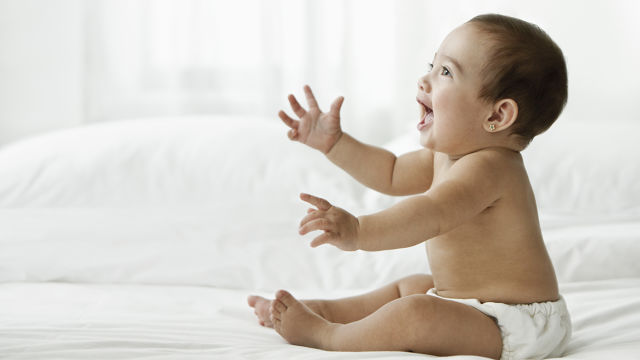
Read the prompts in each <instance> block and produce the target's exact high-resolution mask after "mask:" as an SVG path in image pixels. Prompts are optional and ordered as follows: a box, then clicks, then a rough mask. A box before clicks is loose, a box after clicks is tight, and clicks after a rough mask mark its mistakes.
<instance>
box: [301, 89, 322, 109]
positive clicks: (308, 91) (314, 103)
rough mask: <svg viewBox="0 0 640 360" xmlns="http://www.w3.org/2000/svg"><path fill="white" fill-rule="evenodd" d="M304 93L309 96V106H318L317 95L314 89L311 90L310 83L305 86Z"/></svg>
mask: <svg viewBox="0 0 640 360" xmlns="http://www.w3.org/2000/svg"><path fill="white" fill-rule="evenodd" d="M304 94H305V96H306V97H307V104H309V108H310V109H311V108H318V102H317V101H316V97H315V96H313V91H311V87H309V85H305V86H304ZM318 110H319V108H318Z"/></svg>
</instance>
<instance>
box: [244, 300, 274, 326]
mask: <svg viewBox="0 0 640 360" xmlns="http://www.w3.org/2000/svg"><path fill="white" fill-rule="evenodd" d="M272 302H273V301H272V300H269V299H265V298H263V297H262V296H257V295H251V296H249V297H248V298H247V303H249V306H251V307H252V308H253V309H254V311H253V312H254V313H255V314H256V316H257V317H258V322H259V323H260V325H262V326H266V327H270V328H272V327H273V322H271V311H270V310H269V308H270V307H271V303H272Z"/></svg>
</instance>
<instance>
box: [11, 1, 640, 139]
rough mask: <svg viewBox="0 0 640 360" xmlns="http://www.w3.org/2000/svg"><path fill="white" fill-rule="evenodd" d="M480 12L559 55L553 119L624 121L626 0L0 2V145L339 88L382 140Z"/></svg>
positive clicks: (263, 107) (631, 53) (354, 124)
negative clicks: (563, 72)
mask: <svg viewBox="0 0 640 360" xmlns="http://www.w3.org/2000/svg"><path fill="white" fill-rule="evenodd" d="M486 12H498V13H503V14H507V15H513V16H517V17H520V18H523V19H525V20H528V21H531V22H534V23H536V24H538V25H540V26H541V27H542V28H543V29H545V30H546V31H547V32H548V33H549V34H550V35H551V36H552V38H554V39H555V40H556V42H557V43H558V44H559V45H560V47H561V48H562V49H563V51H564V53H565V57H566V59H567V63H568V69H569V84H570V85H569V87H570V95H569V96H570V97H569V103H568V106H567V108H566V110H565V112H564V114H563V116H562V118H561V120H562V121H598V122H602V123H603V124H606V123H608V122H612V121H618V120H632V119H637V112H636V110H635V109H636V108H637V104H638V103H640V70H639V69H638V64H640V41H639V40H638V38H639V37H640V24H639V23H638V21H637V19H638V15H640V2H637V1H631V0H627V1H623V0H612V1H597V2H596V1H556V0H544V1H518V2H514V1H506V0H505V1H498V0H496V1H471V0H467V1H463V0H459V1H446V2H443V1H418V0H410V1H409V0H408V1H391V0H369V1H364V0H351V1H348V0H331V1H314V0H306V1H296V0H265V1H260V0H242V1H233V2H230V1H215V0H212V1H203V0H200V1H198V0H188V1H170V0H156V1H149V0H147V1H145V0H134V1H122V0H116V1H103V0H91V1H82V0H56V1H49V0H0V145H1V144H6V143H8V142H11V141H14V140H16V139H20V138H24V137H27V136H30V135H34V134H38V133H43V132H46V131H50V130H54V129H61V128H66V127H71V126H77V125H81V124H86V123H91V122H97V121H108V120H115V119H121V118H132V117H145V116H165V115H167V116H175V115H183V114H246V115H259V116H266V117H270V118H273V119H274V121H277V118H276V116H275V114H276V112H277V110H278V109H280V108H285V109H286V108H287V104H286V100H285V99H286V95H287V94H288V93H294V94H301V92H302V91H301V88H302V85H303V84H305V83H309V84H310V85H312V87H313V88H314V90H315V91H316V95H317V96H318V97H319V98H320V100H321V105H322V104H325V108H326V107H328V104H329V103H330V102H331V101H332V100H333V99H334V98H335V97H337V96H339V95H344V96H345V97H346V101H345V105H344V107H343V117H344V119H345V120H344V127H345V129H347V130H348V131H351V132H353V133H355V135H357V136H358V137H359V138H361V139H363V140H365V141H369V142H374V143H378V144H379V143H381V142H383V141H386V140H388V139H389V138H390V137H392V136H394V135H397V134H399V133H401V132H403V131H404V130H406V129H407V128H410V127H413V126H415V122H416V121H417V120H416V112H417V106H416V104H415V100H414V99H415V88H416V86H415V84H416V80H417V78H418V77H419V76H420V75H421V74H422V73H423V72H424V71H425V69H426V64H427V63H428V62H429V61H430V60H431V58H432V56H433V53H434V52H435V51H436V49H437V47H438V45H439V43H440V41H441V40H442V39H443V37H444V36H445V35H446V34H447V33H448V32H449V31H450V30H452V29H453V28H454V27H456V26H458V25H459V24H461V23H463V22H465V21H467V20H468V19H470V18H471V17H473V16H475V15H477V14H480V13H486ZM194 18H195V20H193V19H194ZM149 64H151V65H154V64H155V68H154V69H155V70H154V71H147V70H148V69H149V68H150V67H149ZM239 64H240V65H242V64H244V65H246V66H244V67H242V66H240V65H239ZM238 66H240V67H238ZM238 69H239V70H238ZM603 126H604V125H603Z"/></svg>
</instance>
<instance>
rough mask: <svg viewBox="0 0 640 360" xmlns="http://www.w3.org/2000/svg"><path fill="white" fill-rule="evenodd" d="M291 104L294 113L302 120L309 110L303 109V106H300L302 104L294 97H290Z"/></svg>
mask: <svg viewBox="0 0 640 360" xmlns="http://www.w3.org/2000/svg"><path fill="white" fill-rule="evenodd" d="M289 104H290V105H291V109H292V110H293V112H294V113H295V114H296V115H297V116H298V117H299V118H302V117H303V116H304V115H305V114H306V113H307V110H305V109H303V108H302V106H300V103H299V102H298V100H297V99H296V97H295V96H293V95H289Z"/></svg>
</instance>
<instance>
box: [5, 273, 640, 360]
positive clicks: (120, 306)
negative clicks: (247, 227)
mask: <svg viewBox="0 0 640 360" xmlns="http://www.w3.org/2000/svg"><path fill="white" fill-rule="evenodd" d="M560 289H561V292H562V294H563V295H564V297H565V299H566V301H567V304H568V307H569V311H570V313H571V316H572V319H573V332H574V333H573V338H572V339H571V342H570V343H569V346H568V347H567V349H566V352H565V357H564V358H569V359H602V358H610V359H614V358H615V359H637V358H638V354H640V326H639V324H640V279H618V280H601V281H584V282H573V283H563V284H561V286H560ZM289 290H291V291H292V293H293V294H294V295H295V296H297V297H301V298H309V297H322V298H336V297H341V296H348V295H354V294H357V293H359V292H362V291H366V290H369V289H363V290H362V291H355V290H348V291H335V292H331V293H320V292H315V293H314V292H310V291H296V290H295V289H289ZM250 293H255V292H253V291H251V290H237V289H235V290H231V289H221V288H212V287H195V286H153V285H104V284H102V285H101V284H70V283H6V284H0V358H11V359H142V358H144V359H205V358H206V359H212V358H215V359H293V358H304V359H310V360H314V359H372V358H373V359H408V358H416V359H417V358H424V357H425V355H420V354H411V353H402V352H361V353H343V352H327V351H322V350H316V349H309V348H304V347H300V346H293V345H289V344H287V343H286V342H285V341H284V340H283V339H282V338H281V337H280V336H279V335H278V334H277V333H276V332H275V331H273V330H272V329H268V328H264V327H261V326H259V325H258V323H257V320H256V318H255V316H254V314H253V310H252V309H251V308H250V307H249V306H248V305H247V303H246V297H247V295H249V294H250ZM262 295H264V296H269V295H270V294H266V293H262ZM453 358H457V359H481V358H480V357H474V356H456V357H453Z"/></svg>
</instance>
